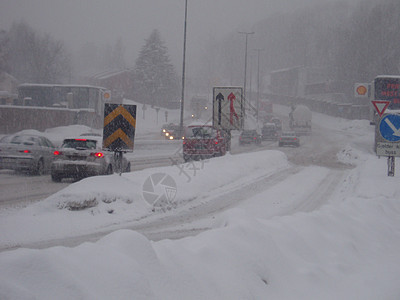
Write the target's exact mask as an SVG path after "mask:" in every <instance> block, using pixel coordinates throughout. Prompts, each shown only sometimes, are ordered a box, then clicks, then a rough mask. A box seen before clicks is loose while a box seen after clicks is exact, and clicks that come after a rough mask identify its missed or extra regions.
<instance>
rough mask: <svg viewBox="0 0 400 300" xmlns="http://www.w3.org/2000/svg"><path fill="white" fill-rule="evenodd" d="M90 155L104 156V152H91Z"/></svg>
mask: <svg viewBox="0 0 400 300" xmlns="http://www.w3.org/2000/svg"><path fill="white" fill-rule="evenodd" d="M90 155H92V156H94V157H103V156H104V154H103V153H101V152H96V153H91V154H90Z"/></svg>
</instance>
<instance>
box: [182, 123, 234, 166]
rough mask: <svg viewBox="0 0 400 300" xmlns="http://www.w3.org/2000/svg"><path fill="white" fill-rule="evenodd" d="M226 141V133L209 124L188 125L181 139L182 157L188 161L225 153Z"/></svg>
mask: <svg viewBox="0 0 400 300" xmlns="http://www.w3.org/2000/svg"><path fill="white" fill-rule="evenodd" d="M227 143H228V141H227V136H226V134H225V133H224V132H223V131H222V130H219V129H215V128H214V127H212V126H211V125H192V126H188V127H187V128H186V131H185V138H184V140H183V158H184V160H185V161H189V160H193V159H194V160H199V159H205V158H210V157H216V156H222V155H225V154H226V150H227V145H228V144H227Z"/></svg>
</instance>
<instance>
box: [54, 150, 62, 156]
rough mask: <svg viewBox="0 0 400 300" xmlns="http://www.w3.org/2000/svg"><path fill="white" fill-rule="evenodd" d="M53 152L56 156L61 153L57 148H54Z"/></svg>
mask: <svg viewBox="0 0 400 300" xmlns="http://www.w3.org/2000/svg"><path fill="white" fill-rule="evenodd" d="M53 154H54V155H56V156H57V155H61V154H62V152H61V151H58V150H56V151H54V152H53Z"/></svg>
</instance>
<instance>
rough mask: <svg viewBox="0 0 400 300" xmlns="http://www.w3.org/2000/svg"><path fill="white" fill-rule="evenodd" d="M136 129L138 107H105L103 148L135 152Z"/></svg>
mask: <svg viewBox="0 0 400 300" xmlns="http://www.w3.org/2000/svg"><path fill="white" fill-rule="evenodd" d="M135 128H136V105H120V104H111V103H106V104H105V105H104V128H103V148H104V149H107V150H110V151H133V144H134V139H135Z"/></svg>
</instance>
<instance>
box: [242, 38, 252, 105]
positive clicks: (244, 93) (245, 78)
mask: <svg viewBox="0 0 400 300" xmlns="http://www.w3.org/2000/svg"><path fill="white" fill-rule="evenodd" d="M239 33H240V34H244V35H246V44H245V48H244V84H243V98H244V101H247V100H246V81H247V38H248V35H249V34H254V31H252V32H244V31H239ZM245 103H246V102H245ZM244 111H245V112H246V109H245V110H244Z"/></svg>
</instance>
